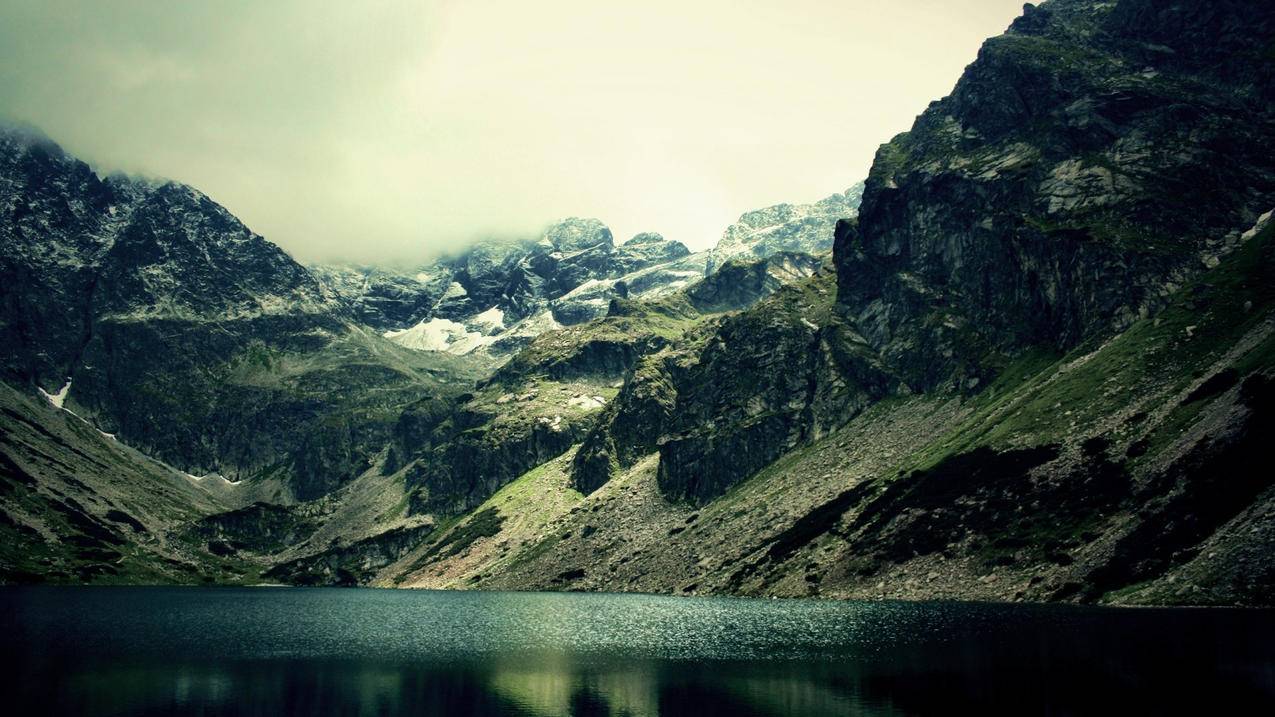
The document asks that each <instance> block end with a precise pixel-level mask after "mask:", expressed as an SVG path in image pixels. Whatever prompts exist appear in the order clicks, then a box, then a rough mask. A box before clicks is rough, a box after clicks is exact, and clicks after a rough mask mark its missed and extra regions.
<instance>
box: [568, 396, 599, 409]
mask: <svg viewBox="0 0 1275 717" xmlns="http://www.w3.org/2000/svg"><path fill="white" fill-rule="evenodd" d="M606 402H607V400H606V399H605V398H603V397H601V396H585V395H579V396H572V397H571V398H569V399H567V405H568V406H570V407H572V408H578V409H580V410H582V411H592V410H593V409H595V408H602V407H603V406H605V405H606Z"/></svg>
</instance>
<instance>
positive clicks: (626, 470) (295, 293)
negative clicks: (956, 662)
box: [0, 0, 1275, 605]
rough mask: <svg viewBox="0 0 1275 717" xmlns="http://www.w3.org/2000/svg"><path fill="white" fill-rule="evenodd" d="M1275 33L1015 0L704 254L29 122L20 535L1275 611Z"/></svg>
mask: <svg viewBox="0 0 1275 717" xmlns="http://www.w3.org/2000/svg"><path fill="white" fill-rule="evenodd" d="M1273 46H1275V8H1272V7H1270V6H1269V5H1268V4H1261V3H1241V2H1229V1H1228V2H1199V1H1190V0H1119V1H1118V2H1100V1H1099V0H1050V1H1049V2H1046V3H1043V4H1041V5H1040V6H1039V7H1037V6H1032V5H1028V6H1026V7H1025V9H1024V14H1023V16H1022V17H1020V18H1018V19H1017V20H1015V21H1014V23H1013V24H1012V25H1011V26H1010V28H1009V29H1008V31H1007V32H1006V33H1005V34H1004V35H1001V36H999V37H995V38H992V39H990V40H988V41H987V43H986V44H985V45H984V46H983V48H982V49H981V50H980V52H979V55H978V57H977V59H975V61H974V62H973V63H972V64H971V65H970V66H969V67H968V68H966V70H965V72H964V74H963V75H962V76H961V78H960V80H959V81H958V82H957V84H956V86H955V88H954V89H953V91H952V93H951V94H950V95H949V96H947V97H945V98H943V99H941V100H938V101H936V102H934V103H932V104H931V105H930V106H929V107H928V108H927V109H926V110H925V111H924V112H923V113H922V114H921V115H920V116H919V117H918V118H917V119H916V121H915V123H914V125H913V127H912V128H911V130H910V131H908V132H906V133H904V134H901V135H899V136H897V137H895V138H893V139H892V140H890V141H889V142H888V143H887V144H885V145H883V146H882V147H881V149H880V150H879V151H878V153H877V156H876V158H875V160H874V163H873V167H872V169H871V172H870V173H869V177H868V180H867V182H866V183H865V185H864V186H863V188H862V193H861V194H862V203H861V204H859V203H858V200H859V193H858V192H857V191H856V190H855V189H853V188H852V190H851V191H849V192H847V193H845V194H843V195H834V196H833V197H830V198H829V199H827V200H824V201H822V202H819V203H816V204H815V205H808V206H805V207H792V206H787V205H780V206H778V207H772V208H770V209H766V210H761V211H759V212H753V213H749V214H746V215H744V217H742V218H741V221H740V222H739V223H738V224H736V225H733V226H732V227H731V228H729V229H728V230H727V231H726V233H725V235H724V237H723V240H722V242H720V243H719V245H718V247H717V248H715V249H713V250H711V251H709V252H706V253H704V254H699V255H696V254H690V253H689V252H686V250H685V248H684V247H681V248H679V247H680V246H681V245H677V244H675V243H672V242H665V241H663V240H662V239H659V238H658V237H655V236H648V235H639V237H637V238H635V239H632V240H630V241H629V242H626V243H624V244H621V245H618V246H617V245H615V244H614V241H613V239H612V237H611V234H610V232H609V230H607V229H606V227H605V226H603V225H602V224H601V223H600V222H597V221H595V220H583V219H574V220H567V221H565V222H562V223H560V224H557V225H554V226H553V227H550V228H549V229H548V230H546V232H545V233H544V235H542V236H540V237H537V238H535V239H534V240H532V239H529V240H526V241H521V242H486V243H482V244H479V245H476V246H475V247H473V248H471V249H470V250H468V251H466V252H462V253H461V254H458V255H457V256H454V257H445V258H443V259H439V260H437V261H435V262H432V263H429V264H426V265H423V266H421V267H417V268H414V269H412V270H411V271H405V272H392V271H387V270H384V269H346V268H332V267H313V268H312V269H311V270H306V269H305V268H303V267H299V266H297V265H296V264H295V263H294V262H291V260H290V259H288V258H287V257H286V255H284V254H283V253H282V252H279V251H278V250H277V249H275V248H273V247H272V246H271V245H269V244H268V243H266V242H264V240H260V238H254V235H251V233H250V232H248V231H247V230H245V229H243V228H242V226H241V225H239V224H238V223H237V222H235V221H233V218H229V217H228V215H224V216H223V214H222V212H224V210H221V211H220V212H219V211H218V210H219V209H220V208H219V207H216V205H214V204H212V203H211V202H205V201H203V200H201V199H199V197H201V196H202V195H197V194H195V193H192V191H191V190H188V189H185V188H182V187H180V186H179V185H156V184H154V183H146V182H140V181H138V180H128V179H126V178H106V179H101V178H98V177H96V176H95V175H93V174H92V172H91V171H89V170H88V169H87V168H86V167H83V165H80V164H78V163H76V162H75V161H74V160H72V159H70V158H67V157H65V156H64V155H62V154H61V153H60V150H57V151H55V150H54V149H51V148H49V144H48V143H47V141H44V140H39V141H34V140H30V139H21V140H20V141H19V140H14V141H13V143H12V147H10V148H9V149H7V150H6V155H5V160H4V161H5V164H4V165H3V167H4V168H5V171H4V173H3V182H4V183H3V184H2V185H0V186H2V187H3V190H4V195H3V196H4V197H5V204H4V205H3V206H4V208H5V211H6V216H7V217H9V218H8V219H6V224H5V231H6V232H7V234H6V236H5V245H4V246H5V249H4V255H3V256H4V261H5V262H6V263H5V264H4V265H3V269H4V272H5V276H6V278H7V277H8V276H10V275H11V274H12V275H13V276H14V277H18V278H17V279H15V280H14V281H12V282H8V281H7V282H6V284H5V286H4V287H3V288H0V291H4V292H6V293H4V303H3V306H4V321H5V322H6V323H5V324H4V331H5V332H6V334H5V335H6V337H7V338H10V337H11V340H10V341H9V342H7V343H6V346H10V345H12V346H15V347H17V348H15V349H13V350H11V351H9V353H7V354H6V355H5V357H4V360H5V362H6V363H5V366H6V369H5V370H6V374H5V383H6V387H5V391H6V392H5V393H3V394H0V397H3V399H4V400H3V402H2V403H0V407H3V408H4V410H5V414H4V415H5V419H4V422H3V423H2V424H0V426H3V428H4V431H3V432H0V456H2V457H3V459H4V461H5V462H4V463H3V464H0V468H2V469H3V473H4V476H5V480H6V482H5V483H4V484H3V485H4V486H5V488H4V493H3V494H0V506H3V508H4V513H3V515H4V517H5V520H4V522H3V523H0V530H3V531H4V535H5V537H7V538H10V539H12V541H13V542H12V544H13V545H16V546H21V547H19V548H16V549H15V548H6V550H5V551H2V552H0V561H2V562H0V570H2V571H3V573H2V574H3V576H4V579H5V580H37V579H51V580H58V581H102V582H107V581H120V582H127V581H130V580H156V581H173V582H189V581H193V580H195V579H200V580H204V579H207V580H216V581H226V582H251V581H254V580H267V581H279V582H287V583H293V584H306V585H315V584H339V585H354V584H373V585H383V586H409V587H432V588H484V589H545V590H608V591H648V592H663V593H676V594H742V595H770V596H787V597H800V596H824V597H836V598H844V597H855V598H882V597H885V598H903V599H978V600H1036V601H1073V602H1093V603H1114V604H1223V605H1270V604H1272V603H1275V561H1273V560H1272V557H1271V556H1272V555H1275V550H1272V547H1275V529H1273V528H1272V526H1275V521H1273V520H1272V519H1271V518H1272V516H1273V515H1275V482H1273V481H1272V479H1271V478H1270V477H1269V474H1270V471H1268V470H1265V460H1264V459H1265V453H1264V450H1263V449H1264V445H1263V441H1264V439H1265V438H1266V437H1267V436H1269V435H1270V433H1271V428H1272V425H1271V421H1272V417H1273V416H1275V409H1273V406H1275V400H1273V399H1275V220H1273V217H1275V152H1272V151H1271V150H1272V149H1273V148H1275V112H1273V110H1272V107H1275V103H1272V102H1271V100H1272V99H1273V98H1275V81H1273V80H1272V78H1275V73H1273V72H1271V70H1272V69H1275V68H1273V67H1272V63H1273V60H1272V55H1271V52H1270V48H1271V47H1273ZM13 147H16V148H17V149H13ZM40 147H43V148H44V149H39V148H40ZM126 190H127V191H126ZM856 206H857V214H856V210H855V207H856ZM112 208H114V209H113V210H112ZM33 217H34V218H33ZM134 225H138V226H134ZM124 227H132V228H129V229H127V230H126V229H125V228H124ZM11 236H12V238H10V237H11ZM134 237H136V239H134ZM121 243H122V244H124V246H125V247H129V246H134V245H136V246H140V247H147V249H146V250H145V251H143V250H141V249H135V250H130V251H131V253H127V254H125V255H123V257H122V258H120V259H119V260H114V259H108V257H109V256H111V255H112V250H113V248H114V247H115V246H116V245H117V244H121ZM828 246H831V247H832V253H831V255H827V254H820V255H818V256H812V255H811V254H810V253H809V252H811V251H818V250H820V249H821V248H822V249H826V248H827V247H828ZM201 257H203V258H202V259H201ZM237 257H250V258H249V259H245V260H241V259H240V258H237ZM201 262H202V263H201ZM245 262H246V263H248V264H252V265H253V267H254V268H260V270H261V273H259V274H258V275H255V276H254V275H249V276H247V277H245V278H242V279H241V278H240V277H238V276H237V274H236V270H235V269H234V267H238V266H242V264H243V263H245ZM706 270H708V271H707V273H706ZM23 272H25V273H23ZM45 275H56V276H55V277H54V278H53V279H52V280H51V281H50V282H48V283H44V282H42V281H41V280H40V278H41V277H43V276H45ZM10 287H12V288H10ZM46 287H52V288H46ZM113 287H121V288H119V289H116V288H113ZM41 292H43V293H41ZM77 302H78V303H77ZM46 321H47V322H48V326H47V329H44V328H42V327H44V326H45V324H44V322H46ZM121 325H123V326H125V328H120V326H121ZM387 336H388V337H389V338H387ZM102 337H108V338H107V339H103V338H102ZM396 342H397V343H396ZM408 346H413V347H416V348H408ZM179 347H180V348H181V349H182V350H181V351H179V350H178V348H179ZM101 372H107V374H108V375H109V376H110V377H111V380H110V381H102V380H101V379H95V376H98V375H99V373H101ZM63 376H70V377H71V379H72V380H71V381H70V386H69V388H67V387H66V385H65V384H64V383H63V378H62V377H63ZM142 377H145V378H142ZM155 377H160V380H162V383H158V384H156V381H157V379H156V378H155ZM41 393H43V394H44V395H43V396H42V397H40V398H37V397H38V396H40V395H41ZM125 401H132V402H133V403H131V404H129V405H128V406H125V403H124V402H125ZM208 406H214V407H216V411H212V412H210V411H209V409H208V408H207V407H208ZM72 412H73V413H72ZM81 417H83V418H81ZM86 421H87V422H86ZM94 426H96V427H94ZM117 426H118V427H119V428H120V429H121V432H120V433H119V434H118V436H117V437H116V438H115V440H114V441H112V439H111V438H109V437H106V436H104V435H102V433H101V431H106V432H107V433H115V432H116V431H115V429H116V427H117ZM99 429H100V430H99ZM157 436H159V437H162V440H158V439H157V438H156V437H157ZM248 438H251V440H248ZM130 446H131V448H130ZM135 449H140V451H139V450H135ZM201 451H202V452H201ZM265 455H268V456H269V459H268V460H267V459H265V458H264V457H262V456H265ZM192 456H195V457H196V458H197V460H199V461H205V462H206V464H207V465H208V466H215V467H217V468H222V467H225V466H231V467H235V466H239V467H240V468H238V472H234V471H232V470H222V471H221V472H223V474H225V475H226V476H227V477H229V478H231V480H225V479H222V478H216V477H212V476H210V477H205V478H203V479H202V480H197V479H194V478H193V477H191V476H186V475H183V473H185V472H190V471H189V467H191V466H193V465H195V461H193V460H192ZM156 459H159V460H162V461H164V463H158V462H156ZM165 464H167V465H165ZM169 465H171V466H176V468H171V467H169ZM242 466H256V467H258V468H256V469H255V470H251V469H249V470H245V469H244V468H242ZM199 467H200V468H201V469H202V468H203V467H204V465H202V464H201V465H200V466H199ZM196 472H198V471H196ZM80 473H84V474H86V475H85V478H86V479H90V480H82V479H81V478H79V477H77V475H79V474H80ZM112 475H119V476H127V478H126V480H125V481H124V482H125V483H127V485H128V487H127V488H125V487H122V486H121V485H120V484H119V483H118V481H116V482H112V481H109V480H107V478H109V477H110V476H112ZM72 481H76V482H72ZM77 482H78V484H77ZM134 485H136V486H145V487H146V488H145V490H137V489H134V488H133V487H132V486H134ZM147 491H156V492H158V493H161V494H163V495H165V496H168V497H167V499H166V500H167V503H166V504H165V507H163V508H162V509H160V508H152V506H150V505H149V504H148V502H147V498H146V495H145V493H146V492H147ZM71 499H73V500H74V501H75V503H74V504H72V503H71V502H70V500H71ZM122 515H123V516H129V517H131V518H132V519H133V520H135V521H136V523H137V524H138V525H141V526H142V528H143V529H144V530H145V531H148V532H146V533H143V532H142V531H140V530H138V529H137V527H136V525H134V524H133V523H131V522H129V520H126V519H125V518H124V517H121V516H122ZM110 516H115V518H116V519H114V520H113V519H112V518H111V517H110ZM145 535H152V536H153V538H144V537H141V536H145ZM134 545H137V546H144V550H143V549H139V550H137V551H134V550H130V549H129V547H130V546H134ZM117 554H118V555H123V556H125V557H126V558H127V559H126V560H125V561H124V563H119V561H120V558H118V557H116V555H117ZM28 558H30V559H28ZM111 561H114V562H113V563H111ZM108 563H110V564H116V563H119V564H126V567H127V569H124V570H118V571H117V573H110V572H109V571H108V570H105V569H103V568H102V567H101V566H103V565H106V564H108Z"/></svg>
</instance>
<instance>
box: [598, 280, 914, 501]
mask: <svg viewBox="0 0 1275 717" xmlns="http://www.w3.org/2000/svg"><path fill="white" fill-rule="evenodd" d="M761 263H762V264H764V263H765V262H761ZM728 267H729V265H728ZM834 280H835V278H834V275H833V273H832V272H831V271H830V270H826V269H825V270H823V271H822V272H820V273H817V274H815V275H813V276H812V277H810V278H809V279H807V280H805V281H801V282H798V283H795V284H792V285H789V286H785V287H783V288H781V289H779V290H778V291H777V292H776V293H775V294H774V295H773V296H771V297H769V298H767V299H765V300H763V301H762V302H760V303H759V304H757V305H756V306H754V307H753V308H751V309H750V310H747V311H743V312H740V313H738V314H733V315H728V316H726V317H725V318H723V319H722V320H721V322H720V324H718V325H716V326H711V327H706V328H705V329H704V330H703V331H700V332H696V333H695V334H692V335H691V336H689V337H688V338H687V339H686V340H684V341H683V342H682V343H681V344H680V345H678V346H676V347H674V348H673V349H671V350H670V351H668V352H662V353H659V354H654V355H651V356H648V357H646V358H645V359H643V360H642V362H641V363H640V364H639V365H638V367H637V369H636V370H635V371H634V372H633V373H632V374H631V375H630V377H629V378H628V380H627V382H626V384H625V386H624V388H623V389H622V390H621V392H620V395H619V397H618V398H617V400H616V401H615V402H614V404H613V405H612V406H611V407H609V408H608V409H607V411H606V412H605V413H604V415H603V417H602V418H601V419H600V421H599V425H598V427H597V428H595V429H594V431H593V432H592V433H590V435H589V436H588V437H587V438H586V440H585V443H584V444H583V445H582V447H581V448H580V451H579V452H578V453H577V454H576V458H575V463H574V467H573V471H574V472H573V481H574V483H575V485H576V486H577V487H578V488H579V489H580V490H582V491H586V492H587V491H592V490H596V489H597V488H598V487H599V486H601V485H602V484H603V483H605V482H606V481H607V480H609V479H610V477H611V475H612V473H613V472H614V471H615V469H616V468H617V467H624V466H627V465H631V464H632V463H633V462H634V461H636V459H637V458H639V457H640V456H642V455H645V454H647V453H650V452H652V451H655V450H658V451H659V454H660V466H659V471H658V480H659V484H660V488H661V490H662V491H663V492H664V494H665V495H666V496H668V497H669V498H671V499H674V500H687V501H691V502H697V503H698V502H706V501H708V500H711V499H712V498H715V497H717V496H719V495H721V494H722V493H724V492H725V491H726V490H727V489H729V488H730V487H731V486H732V485H734V484H735V483H738V482H739V481H742V480H744V479H745V478H747V477H749V476H751V475H752V474H754V473H756V472H757V471H758V470H760V469H762V468H764V467H765V466H767V465H769V464H770V463H772V462H773V461H774V460H775V459H777V458H779V457H780V456H781V455H783V454H784V453H786V452H787V451H790V450H792V449H793V448H795V447H797V446H799V445H801V444H803V443H806V442H809V441H812V440H815V439H817V438H818V437H820V436H822V435H824V434H825V433H826V432H827V431H829V430H831V429H833V428H836V427H838V426H840V425H842V424H843V423H844V422H845V421H848V420H849V419H850V418H852V417H853V416H854V415H855V414H857V413H858V412H859V411H860V410H862V409H863V408H864V407H865V406H867V405H868V404H870V403H871V402H873V401H875V400H877V399H879V398H880V397H882V396H883V395H885V394H886V393H887V392H888V390H890V388H891V386H892V379H891V378H890V377H889V375H888V373H887V372H885V371H884V370H882V369H881V368H880V367H879V366H878V365H877V364H876V363H875V360H874V358H873V356H872V355H871V353H870V352H869V351H867V350H866V347H865V346H864V344H863V340H862V338H860V337H858V336H857V335H856V334H855V333H854V332H853V331H852V330H851V329H850V328H849V327H848V326H847V325H846V324H845V323H844V322H842V321H841V320H840V318H839V317H838V316H837V315H836V314H835V313H834V312H833V311H832V310H831V309H832V305H833V296H834V293H835V287H834ZM691 291H693V289H692V290H691ZM691 291H688V293H691ZM709 295H712V296H716V295H717V293H716V291H715V290H714V291H712V292H710V293H709Z"/></svg>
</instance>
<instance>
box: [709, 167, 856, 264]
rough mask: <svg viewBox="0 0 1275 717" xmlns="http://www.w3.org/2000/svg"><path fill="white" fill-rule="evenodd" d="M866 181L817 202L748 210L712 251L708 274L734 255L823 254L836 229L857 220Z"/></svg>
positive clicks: (762, 257) (761, 257)
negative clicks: (849, 221) (854, 219)
mask: <svg viewBox="0 0 1275 717" xmlns="http://www.w3.org/2000/svg"><path fill="white" fill-rule="evenodd" d="M863 187H864V184H863V182H860V183H858V184H856V185H854V186H853V187H850V188H849V189H847V190H846V191H845V192H842V193H841V194H834V195H832V196H830V197H826V198H824V199H822V200H820V201H818V202H815V203H813V204H776V205H774V206H771V207H766V208H765V209H757V210H754V211H751V212H746V213H745V214H744V215H743V216H741V217H740V218H739V221H737V222H735V223H734V224H732V225H730V226H729V227H727V228H726V231H725V232H723V233H722V238H721V239H719V240H718V241H717V246H715V247H713V248H712V249H710V250H709V252H708V266H707V267H706V269H705V271H706V273H710V274H711V273H713V272H714V271H716V270H717V268H718V267H720V266H721V265H722V264H724V263H725V262H726V261H728V260H730V259H733V258H758V259H764V258H766V257H768V256H771V255H772V254H778V253H780V252H801V253H805V254H822V253H824V252H826V251H829V250H830V249H832V241H831V239H830V237H831V236H832V228H833V227H835V226H836V224H837V222H838V221H839V220H841V219H853V218H855V217H856V216H858V214H859V204H860V203H861V202H862V201H863Z"/></svg>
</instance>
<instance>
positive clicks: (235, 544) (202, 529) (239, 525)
mask: <svg viewBox="0 0 1275 717" xmlns="http://www.w3.org/2000/svg"><path fill="white" fill-rule="evenodd" d="M315 527H316V524H315V523H314V522H313V521H311V520H307V519H306V518H305V517H304V516H299V515H297V514H296V513H295V512H294V511H293V510H292V509H290V508H286V507H284V506H280V505H272V504H270V503H253V504H252V505H249V506H246V507H244V508H240V509H238V510H232V511H227V512H225V513H216V514H213V515H210V516H208V517H207V518H204V519H202V520H200V521H199V522H198V523H197V524H196V525H195V526H194V528H192V532H194V533H195V534H196V535H198V536H199V537H201V538H203V539H205V540H207V541H208V543H209V545H210V546H213V545H214V544H215V545H216V546H217V547H216V548H213V549H214V550H220V551H221V552H222V553H227V554H228V553H233V552H238V551H240V550H249V551H252V552H256V553H269V552H274V551H278V550H282V549H283V548H287V547H289V546H291V545H294V544H296V543H299V542H301V541H302V540H304V539H305V538H307V537H309V535H310V533H312V532H314V529H315Z"/></svg>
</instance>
